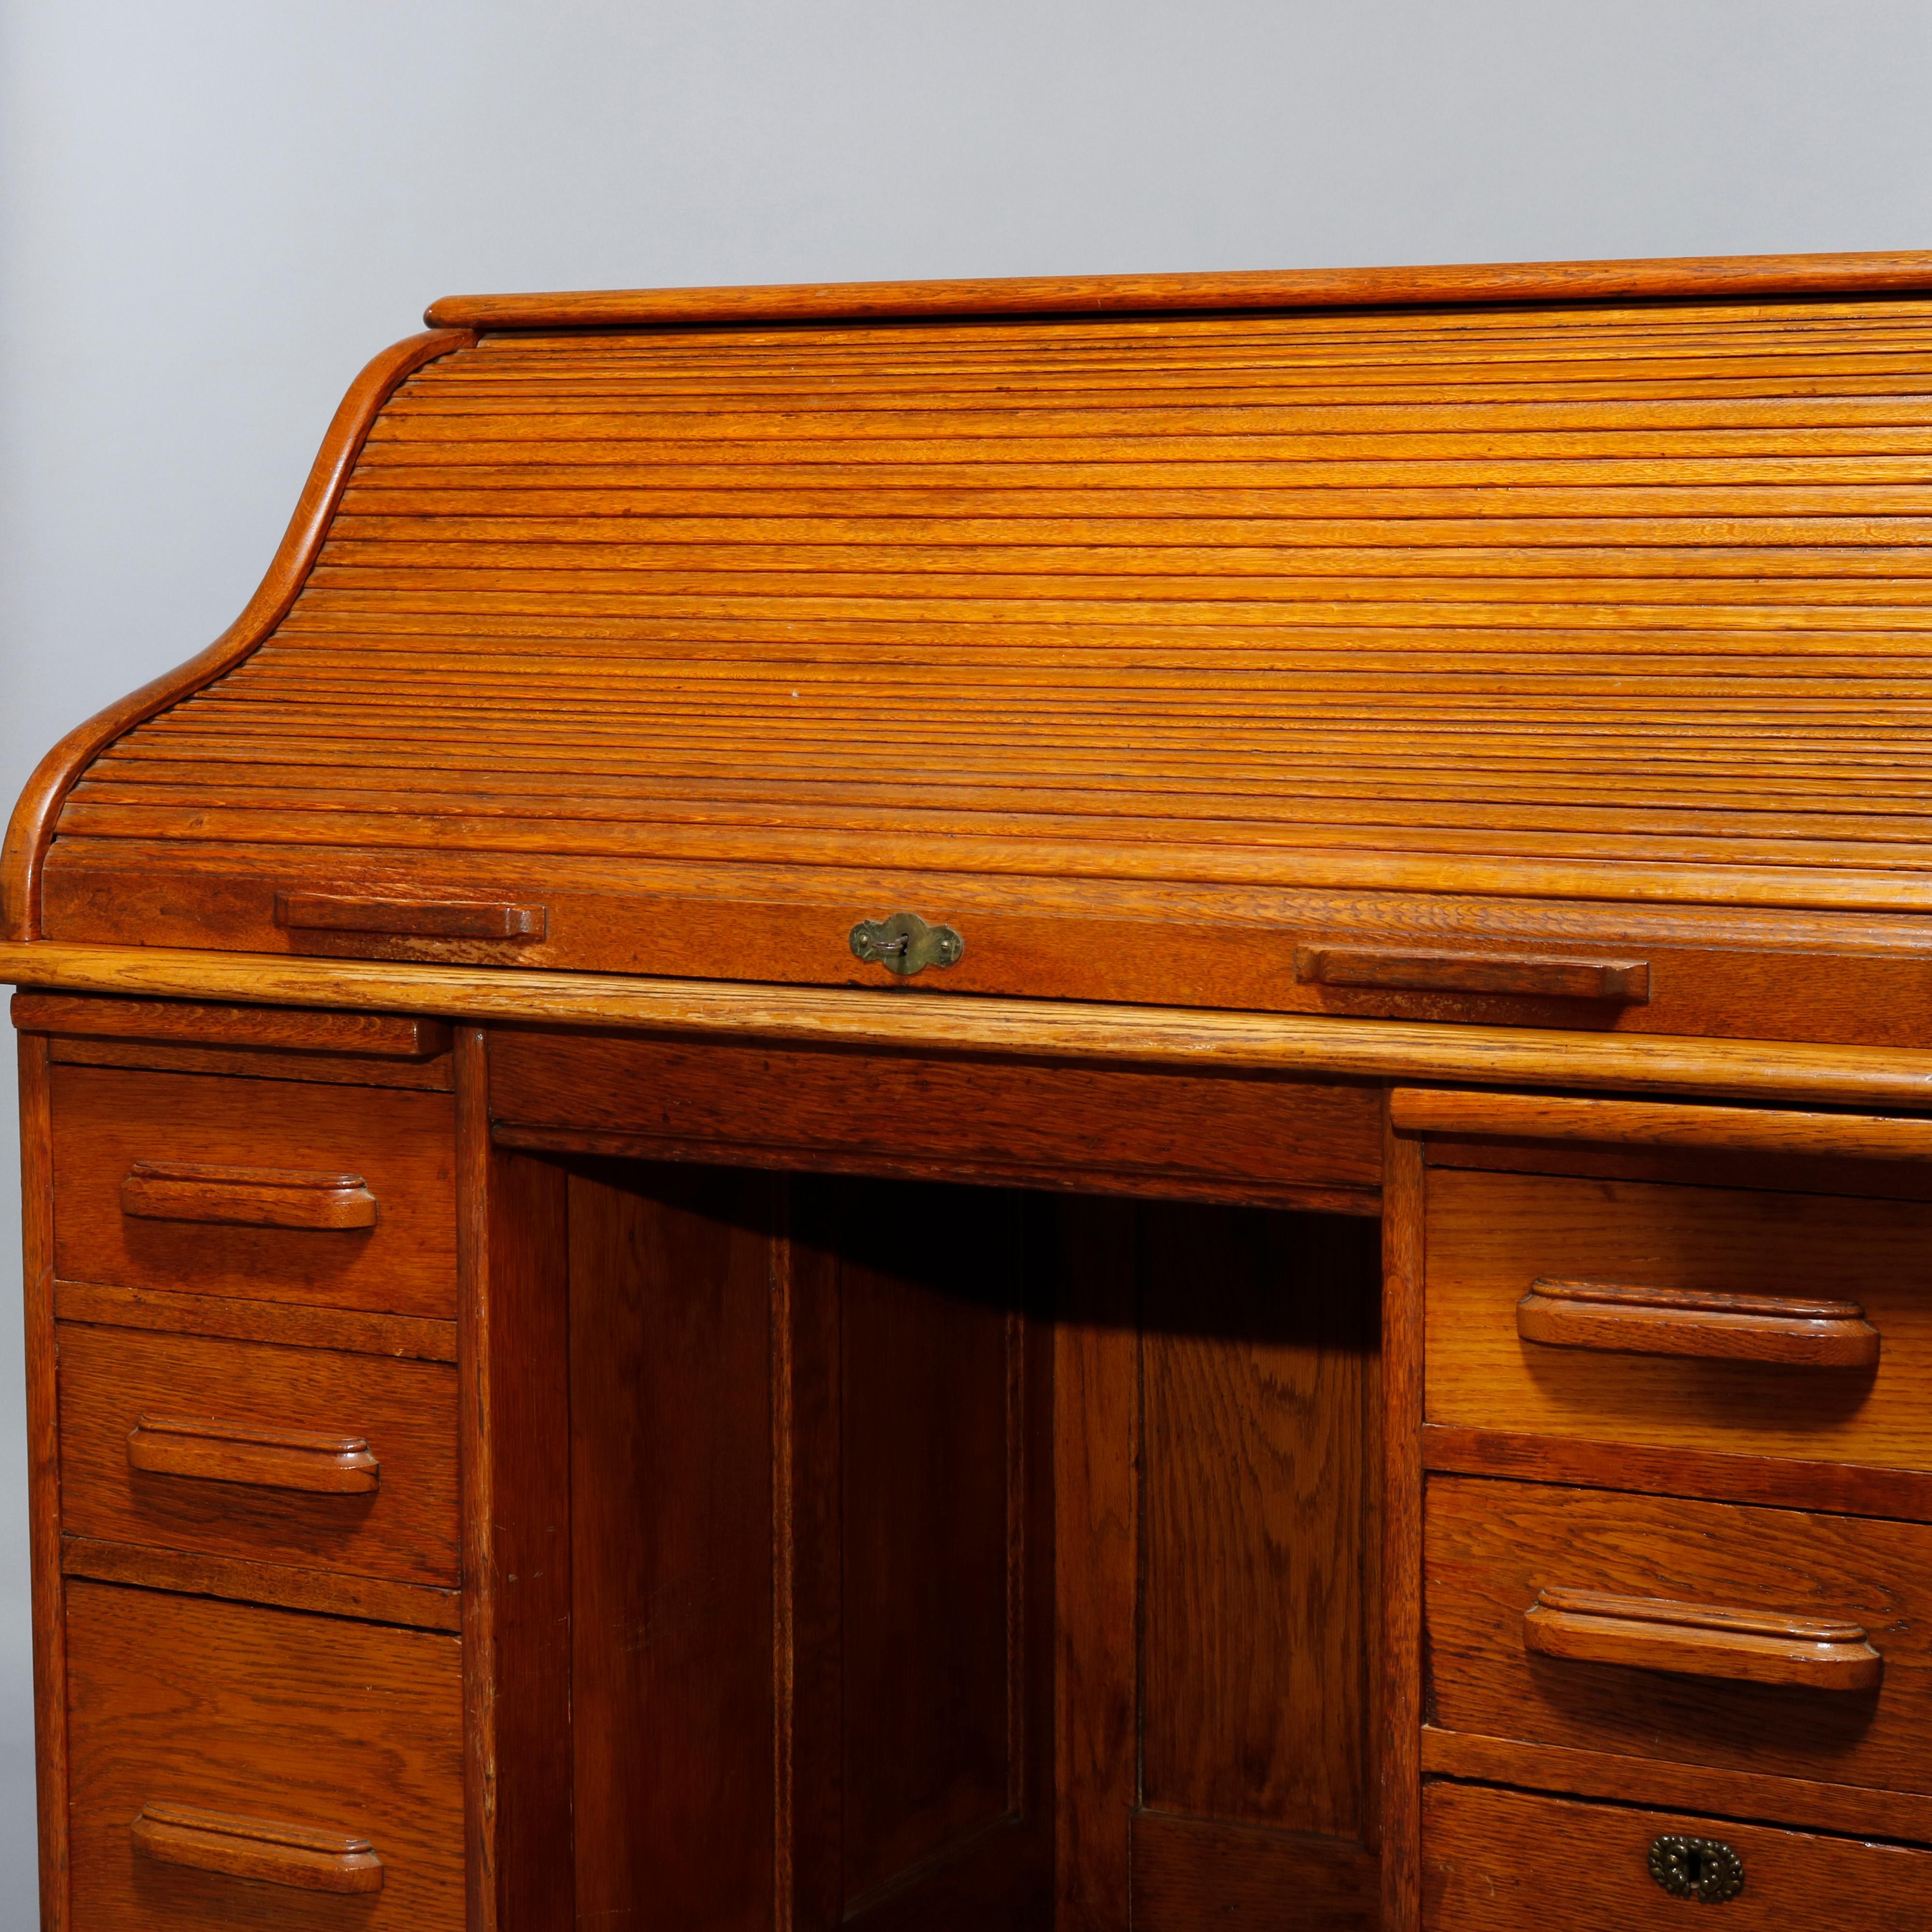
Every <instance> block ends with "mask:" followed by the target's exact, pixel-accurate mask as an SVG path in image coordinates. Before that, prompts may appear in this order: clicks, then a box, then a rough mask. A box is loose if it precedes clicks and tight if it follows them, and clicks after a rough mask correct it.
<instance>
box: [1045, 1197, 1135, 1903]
mask: <svg viewBox="0 0 1932 1932" xmlns="http://www.w3.org/2000/svg"><path fill="white" fill-rule="evenodd" d="M1056 1205H1057V1212H1056V1214H1055V1217H1054V1231H1055V1235H1056V1237H1057V1238H1056V1240H1055V1243H1054V1245H1053V1247H1052V1248H1051V1249H1049V1250H1048V1253H1049V1257H1050V1259H1051V1260H1052V1263H1053V1280H1054V1281H1055V1286H1056V1289H1057V1291H1058V1296H1057V1301H1056V1305H1055V1318H1056V1319H1055V1329H1054V1354H1055V1378H1054V1457H1055V1461H1054V1510H1055V1538H1054V1558H1055V1591H1054V1602H1055V1625H1056V1632H1057V1637H1058V1642H1057V1645H1056V1649H1055V1711H1056V1728H1055V1747H1056V1760H1057V1766H1058V1772H1057V1778H1056V1787H1057V1789H1056V1792H1055V1799H1056V1811H1057V1829H1056V1832H1055V1847H1056V1849H1055V1865H1056V1870H1055V1894H1056V1898H1057V1917H1056V1920H1055V1925H1056V1932H1120V1928H1121V1927H1124V1926H1125V1925H1126V1924H1127V1923H1128V1921H1129V1918H1130V1910H1129V1847H1128V1829H1129V1820H1130V1818H1131V1817H1132V1816H1133V1810H1134V1807H1135V1805H1136V1803H1137V1802H1139V1778H1140V1766H1139V1724H1138V1718H1139V1702H1138V1700H1137V1697H1136V1684H1135V1632H1136V1628H1137V1625H1138V1605H1137V1602H1136V1595H1137V1574H1138V1556H1137V1541H1138V1535H1139V1522H1140V1515H1139V1506H1138V1499H1137V1497H1136V1492H1135V1482H1134V1472H1135V1467H1136V1460H1137V1459H1138V1457H1139V1411H1140V1404H1139V1387H1138V1358H1139V1334H1138V1330H1137V1328H1136V1299H1137V1298H1136V1287H1135V1277H1136V1269H1135V1261H1134V1253H1135V1239H1136V1214H1137V1210H1136V1208H1135V1207H1134V1205H1133V1203H1131V1202H1121V1201H1103V1200H1099V1199H1074V1200H1071V1201H1068V1202H1064V1203H1060V1204H1056Z"/></svg>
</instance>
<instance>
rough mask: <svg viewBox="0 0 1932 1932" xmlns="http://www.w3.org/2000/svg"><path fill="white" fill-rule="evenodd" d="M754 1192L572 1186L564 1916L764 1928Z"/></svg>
mask: <svg viewBox="0 0 1932 1932" xmlns="http://www.w3.org/2000/svg"><path fill="white" fill-rule="evenodd" d="M771 1210H772V1204H771V1199H770V1191H769V1183H768V1182H767V1181H766V1179H765V1178H764V1177H763V1176H762V1175H748V1174H742V1173H737V1172H730V1171H727V1170H722V1169H704V1168H661V1167H644V1166H636V1167H632V1168H622V1169H620V1168H617V1167H615V1166H612V1167H609V1168H601V1169H598V1170H595V1172H592V1171H587V1170H586V1171H585V1172H580V1173H576V1174H573V1175H572V1177H571V1183H570V1240H569V1256H570V1314H571V1328H570V1359H571V1529H572V1550H573V1559H574V1576H575V1602H574V1622H573V1649H574V1697H573V1720H574V1743H575V1768H576V1787H577V1820H576V1831H577V1915H578V1918H579V1919H580V1921H581V1922H583V1923H584V1924H589V1925H594V1926H596V1927H600V1928H609V1932H622V1929H623V1928H625V1927H632V1926H635V1927H643V1926H646V1925H649V1926H652V1927H656V1926H659V1925H664V1924H675V1925H688V1926H692V1927H699V1926H702V1927H707V1928H718V1932H723V1928H727V1927H729V1928H734V1932H763V1928H764V1927H767V1926H768V1925H769V1924H770V1923H771V1921H772V1899H773V1872H772V1820H773V1815H774V1813H773V1781H772V1747H771V1740H772V1736H773V1735H774V1721H775V1719H774V1709H775V1706H774V1698H773V1688H772V1655H773V1644H772V1545H771V1522H772V1448H771V1422H772V1396H771V1359H770V1358H771V1315H770V1279H769V1267H770V1250H771V1226H770V1222H771Z"/></svg>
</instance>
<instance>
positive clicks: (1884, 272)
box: [423, 251, 1932, 329]
mask: <svg viewBox="0 0 1932 1932" xmlns="http://www.w3.org/2000/svg"><path fill="white" fill-rule="evenodd" d="M1908 290H1932V254H1924V253H1919V252H1916V251H1911V252H1900V253H1897V254H1858V255H1729V256H1727V255H1687V256H1680V257H1670V258H1667V259H1664V260H1651V261H1622V262H1487V263H1473V264H1469V265H1467V266H1448V265H1443V266H1431V267H1423V268H1414V269H1287V270H1282V271H1274V270H1267V269H1263V270H1259V271H1253V272H1235V273H1226V274H1208V275H1048V276H1007V277H998V278H992V279H989V280H980V281H941V282H802V283H796V284H779V285H776V286H772V287H749V288H712V289H613V290H602V291H600V290H584V291H580V292H558V293H552V294H537V295H496V296H443V298H442V299H440V301H437V302H431V304H430V305H429V307H428V309H427V310H426V311H425V313H424V317H423V320H425V322H427V323H429V324H430V325H431V326H432V327H433V328H456V329H598V328H604V329H608V328H613V327H619V326H624V325H625V324H638V323H703V322H765V321H774V322H803V321H829V320H837V319H839V318H841V317H842V318H845V319H847V320H875V321H876V320H885V319H886V318H898V317H907V318H910V317H919V316H996V315H1093V314H1100V315H1104V314H1133V313H1135V312H1136V311H1139V312H1142V313H1147V312H1150V311H1175V310H1185V309H1197V310H1198V309H1277V308H1286V309H1296V308H1307V309H1315V308H1417V307H1424V306H1427V305H1433V304H1437V303H1456V304H1461V303H1468V302H1608V301H1614V300H1616V299H1620V298H1621V299H1635V300H1640V301H1643V300H1651V301H1655V300H1658V299H1663V298H1665V297H1670V296H1676V297H1685V296H1705V297H1710V298H1718V299H1721V298H1726V297H1736V296H1823V295H1876V294H1883V293H1898V292H1902V291H1908Z"/></svg>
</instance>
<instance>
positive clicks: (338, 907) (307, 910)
mask: <svg viewBox="0 0 1932 1932" xmlns="http://www.w3.org/2000/svg"><path fill="white" fill-rule="evenodd" d="M275 923H276V924H277V925H278V926H286V927H287V929H289V930H290V932H300V931H308V932H400V933H409V934H413V935H417V936H419V937H421V938H426V939H524V938H534V939H541V938H542V937H543V935H544V909H543V907H541V906H526V905H503V904H487V903H485V902H484V901H478V900H470V899H407V898H355V897H352V896H350V895H347V894H346V893H328V892H278V893H277V894H276V895H275Z"/></svg>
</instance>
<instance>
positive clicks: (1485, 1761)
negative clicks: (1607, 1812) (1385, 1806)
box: [1422, 1727, 1932, 1844]
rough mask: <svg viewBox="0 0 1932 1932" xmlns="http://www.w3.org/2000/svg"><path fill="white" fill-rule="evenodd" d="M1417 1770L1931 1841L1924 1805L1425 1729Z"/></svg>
mask: <svg viewBox="0 0 1932 1932" xmlns="http://www.w3.org/2000/svg"><path fill="white" fill-rule="evenodd" d="M1422 1764H1423V1769H1424V1772H1427V1773H1428V1774H1429V1775H1430V1776H1431V1777H1436V1778H1467V1779H1474V1780H1476V1781H1480V1782H1481V1783H1484V1784H1512V1785H1515V1786H1517V1787H1520V1788H1526V1789H1528V1790H1532V1791H1547V1792H1550V1793H1555V1794H1556V1795H1558V1796H1570V1795H1574V1796H1582V1797H1586V1798H1599V1799H1610V1800H1612V1801H1613V1802H1617V1803H1620V1804H1625V1805H1664V1806H1667V1807H1669V1808H1670V1809H1671V1810H1673V1811H1701V1812H1703V1813H1706V1814H1708V1815H1710V1816H1713V1817H1719V1818H1754V1817H1760V1816H1761V1815H1763V1814H1765V1813H1766V1812H1767V1811H1775V1812H1776V1814H1777V1816H1778V1819H1779V1820H1781V1821H1782V1822H1785V1823H1790V1824H1793V1825H1802V1826H1807V1827H1809V1828H1811V1829H1814V1830H1817V1831H1821V1832H1846V1833H1849V1835H1851V1836H1852V1837H1854V1838H1903V1839H1906V1840H1909V1841H1915V1842H1917V1843H1920V1844H1923V1843H1925V1842H1926V1841H1927V1838H1932V1800H1928V1799H1924V1798H1921V1797H1914V1796H1909V1795H1907V1794H1903V1793H1896V1792H1885V1791H1869V1790H1861V1789H1859V1788H1858V1787H1855V1786H1853V1785H1849V1784H1819V1783H1817V1782H1816V1781H1813V1780H1810V1779H1805V1778H1779V1779H1778V1780H1776V1781H1775V1782H1773V1783H1767V1782H1766V1780H1764V1779H1763V1778H1757V1777H1754V1776H1753V1775H1751V1773H1750V1772H1731V1771H1712V1770H1709V1769H1706V1768H1704V1767H1703V1766H1687V1765H1670V1764H1660V1763H1658V1762H1657V1761H1656V1760H1655V1759H1646V1758H1635V1757H1619V1756H1618V1755H1617V1754H1616V1753H1615V1752H1612V1751H1572V1750H1568V1749H1566V1748H1563V1747H1562V1746H1560V1745H1523V1744H1517V1743H1515V1742H1512V1741H1511V1740H1510V1739H1505V1738H1485V1737H1477V1736H1472V1735H1470V1734H1469V1733H1464V1732H1461V1731H1440V1730H1435V1729H1433V1727H1424V1730H1423V1733H1422Z"/></svg>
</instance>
